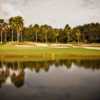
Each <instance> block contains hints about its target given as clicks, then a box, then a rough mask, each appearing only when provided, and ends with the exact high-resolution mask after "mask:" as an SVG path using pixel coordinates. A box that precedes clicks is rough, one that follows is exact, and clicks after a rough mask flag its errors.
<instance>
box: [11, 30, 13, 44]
mask: <svg viewBox="0 0 100 100" xmlns="http://www.w3.org/2000/svg"><path fill="white" fill-rule="evenodd" d="M11 41H12V42H13V41H14V36H13V30H12V31H11Z"/></svg>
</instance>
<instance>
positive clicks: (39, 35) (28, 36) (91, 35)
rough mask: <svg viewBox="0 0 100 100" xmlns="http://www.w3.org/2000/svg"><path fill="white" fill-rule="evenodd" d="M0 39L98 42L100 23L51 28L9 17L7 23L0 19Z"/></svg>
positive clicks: (20, 18) (4, 41)
mask: <svg viewBox="0 0 100 100" xmlns="http://www.w3.org/2000/svg"><path fill="white" fill-rule="evenodd" d="M0 41H1V43H6V42H8V41H12V42H13V41H17V42H21V41H33V42H45V43H49V42H50V43H68V42H77V43H79V42H84V43H92V42H98V43H99V42H100V24H99V23H90V24H85V25H81V26H77V27H74V28H71V27H70V26H69V25H68V24H67V25H66V26H65V27H64V28H53V27H52V26H49V25H46V24H45V25H38V24H35V25H30V26H28V27H25V26H24V20H23V18H22V17H21V16H16V17H11V18H10V19H9V20H8V23H7V22H5V21H4V20H3V19H0Z"/></svg>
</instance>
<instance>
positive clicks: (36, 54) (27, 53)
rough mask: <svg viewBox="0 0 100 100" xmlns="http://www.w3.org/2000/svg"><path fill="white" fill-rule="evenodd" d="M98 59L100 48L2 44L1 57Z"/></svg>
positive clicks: (0, 48)
mask: <svg viewBox="0 0 100 100" xmlns="http://www.w3.org/2000/svg"><path fill="white" fill-rule="evenodd" d="M11 58H12V59H24V60H25V59H28V60H29V59H30V60H31V59H32V60H33V59H38V60H41V59H46V60H55V59H74V58H82V59H90V58H92V59H98V58H100V50H93V49H85V48H51V47H24V46H20V47H16V46H12V45H1V46H0V59H11Z"/></svg>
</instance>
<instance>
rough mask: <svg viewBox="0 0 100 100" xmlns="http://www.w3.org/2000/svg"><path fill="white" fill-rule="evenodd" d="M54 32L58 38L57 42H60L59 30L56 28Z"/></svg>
mask: <svg viewBox="0 0 100 100" xmlns="http://www.w3.org/2000/svg"><path fill="white" fill-rule="evenodd" d="M54 33H55V38H56V43H57V42H58V36H59V30H58V29H54Z"/></svg>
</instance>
